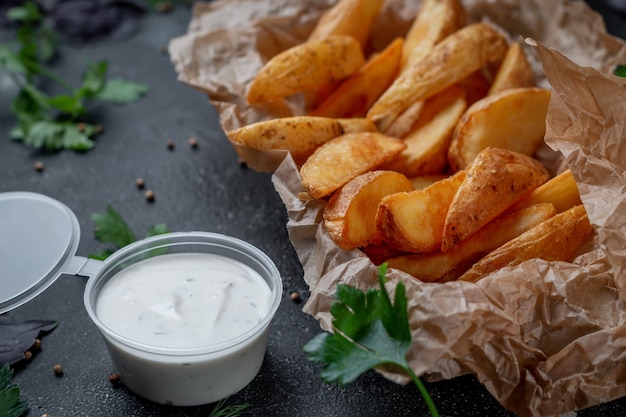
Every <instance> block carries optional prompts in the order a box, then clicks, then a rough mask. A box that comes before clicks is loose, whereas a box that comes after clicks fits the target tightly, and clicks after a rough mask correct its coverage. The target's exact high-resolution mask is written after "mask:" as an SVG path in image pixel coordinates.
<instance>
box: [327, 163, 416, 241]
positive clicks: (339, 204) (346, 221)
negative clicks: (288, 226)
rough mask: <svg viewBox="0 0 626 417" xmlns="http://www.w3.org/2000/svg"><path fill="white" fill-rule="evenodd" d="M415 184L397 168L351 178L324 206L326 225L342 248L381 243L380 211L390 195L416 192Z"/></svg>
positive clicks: (370, 172) (331, 235)
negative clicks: (383, 201) (378, 226)
mask: <svg viewBox="0 0 626 417" xmlns="http://www.w3.org/2000/svg"><path fill="white" fill-rule="evenodd" d="M412 190H413V184H411V181H409V180H408V179H407V178H406V177H405V176H404V175H402V174H400V173H398V172H393V171H380V170H379V171H369V172H366V173H364V174H361V175H359V176H357V177H356V178H354V179H352V180H350V181H349V182H348V183H346V184H345V185H344V186H343V187H341V188H340V189H339V190H337V192H335V193H334V194H333V195H332V197H331V198H330V200H329V201H328V204H327V205H326V208H325V209H324V226H325V227H326V229H327V230H328V232H329V234H330V237H331V238H332V239H333V241H334V242H335V243H336V244H337V246H339V247H340V248H342V249H346V250H351V249H355V248H358V247H361V246H366V245H369V244H380V243H381V241H382V238H381V236H380V233H379V232H378V230H377V229H376V211H377V209H378V203H380V200H381V199H382V198H383V197H384V196H386V195H389V194H393V193H397V192H401V191H412Z"/></svg>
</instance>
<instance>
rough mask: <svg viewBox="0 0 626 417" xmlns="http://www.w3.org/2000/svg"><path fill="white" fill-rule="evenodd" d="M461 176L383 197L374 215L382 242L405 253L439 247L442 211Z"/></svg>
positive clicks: (448, 204)
mask: <svg viewBox="0 0 626 417" xmlns="http://www.w3.org/2000/svg"><path fill="white" fill-rule="evenodd" d="M464 178H465V171H459V172H457V173H456V174H455V175H453V176H452V177H448V178H446V179H443V180H441V181H437V182H436V183H434V184H432V185H431V186H429V187H426V188H425V189H423V190H415V191H411V192H403V193H395V194H390V195H388V196H386V197H383V198H382V200H381V201H380V204H379V205H378V213H377V214H376V227H378V229H379V231H380V233H381V235H382V237H383V241H384V242H385V243H387V244H388V245H390V246H392V247H395V248H396V249H398V250H401V251H405V252H432V251H435V250H439V248H440V247H441V239H442V234H443V227H444V224H445V219H446V213H447V212H448V208H449V206H450V203H451V202H452V199H453V198H454V195H455V194H456V192H457V190H458V189H459V187H460V186H461V183H462V182H463V179H464Z"/></svg>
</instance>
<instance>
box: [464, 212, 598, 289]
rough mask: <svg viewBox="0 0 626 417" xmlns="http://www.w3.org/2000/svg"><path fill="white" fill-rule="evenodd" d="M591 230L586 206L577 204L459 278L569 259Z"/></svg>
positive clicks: (466, 279)
mask: <svg viewBox="0 0 626 417" xmlns="http://www.w3.org/2000/svg"><path fill="white" fill-rule="evenodd" d="M592 233H593V228H592V227H591V224H590V223H589V219H588V218H587V213H586V211H585V208H584V206H583V205H582V204H581V205H577V206H574V207H572V208H570V209H568V210H566V211H564V212H562V213H559V214H557V215H556V216H554V217H552V218H550V219H548V220H546V221H544V222H542V223H540V224H539V225H537V226H535V227H534V228H532V229H530V230H529V231H527V232H525V233H523V234H521V235H520V236H518V237H516V238H515V239H513V240H511V241H509V242H507V243H505V244H504V245H502V246H500V247H499V248H498V249H496V250H494V251H492V252H490V253H489V254H488V255H487V256H485V257H484V258H482V259H481V260H480V261H478V262H476V263H475V264H474V265H473V266H472V267H471V268H470V269H469V270H468V271H467V272H465V273H464V274H463V275H461V277H459V280H461V281H471V282H476V281H478V280H480V279H481V278H483V277H485V276H487V275H489V274H490V273H492V272H494V271H496V270H498V269H501V268H504V267H511V266H515V265H519V264H520V263H522V262H524V261H526V260H528V259H533V258H540V259H544V260H546V261H565V262H569V261H571V260H572V258H573V257H574V255H575V254H576V251H577V250H578V248H579V247H580V246H581V245H582V244H583V243H584V242H585V241H586V240H587V239H588V238H589V237H590V236H591V235H592Z"/></svg>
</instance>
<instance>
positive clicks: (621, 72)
mask: <svg viewBox="0 0 626 417" xmlns="http://www.w3.org/2000/svg"><path fill="white" fill-rule="evenodd" d="M613 73H614V74H615V75H617V76H618V77H626V65H618V66H617V68H615V71H614V72H613Z"/></svg>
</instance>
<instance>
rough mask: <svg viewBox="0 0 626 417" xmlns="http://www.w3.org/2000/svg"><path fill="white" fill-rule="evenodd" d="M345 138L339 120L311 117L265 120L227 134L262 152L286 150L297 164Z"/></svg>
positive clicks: (238, 141)
mask: <svg viewBox="0 0 626 417" xmlns="http://www.w3.org/2000/svg"><path fill="white" fill-rule="evenodd" d="M343 134H344V128H343V126H342V124H341V122H340V121H339V120H336V119H331V118H326V117H309V116H295V117H284V118H280V119H271V120H264V121H261V122H257V123H253V124H251V125H248V126H243V127H240V128H239V129H235V130H230V131H228V132H226V136H228V139H230V141H231V142H233V143H236V144H239V145H245V146H248V147H250V148H253V149H256V150H259V151H267V150H274V149H284V150H287V151H289V152H290V153H291V154H292V156H293V158H294V160H303V159H306V158H308V157H309V156H310V155H311V154H313V152H314V151H315V149H317V148H318V147H319V146H320V145H321V144H323V143H325V142H328V141H329V140H331V139H332V138H336V137H337V136H341V135H343Z"/></svg>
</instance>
